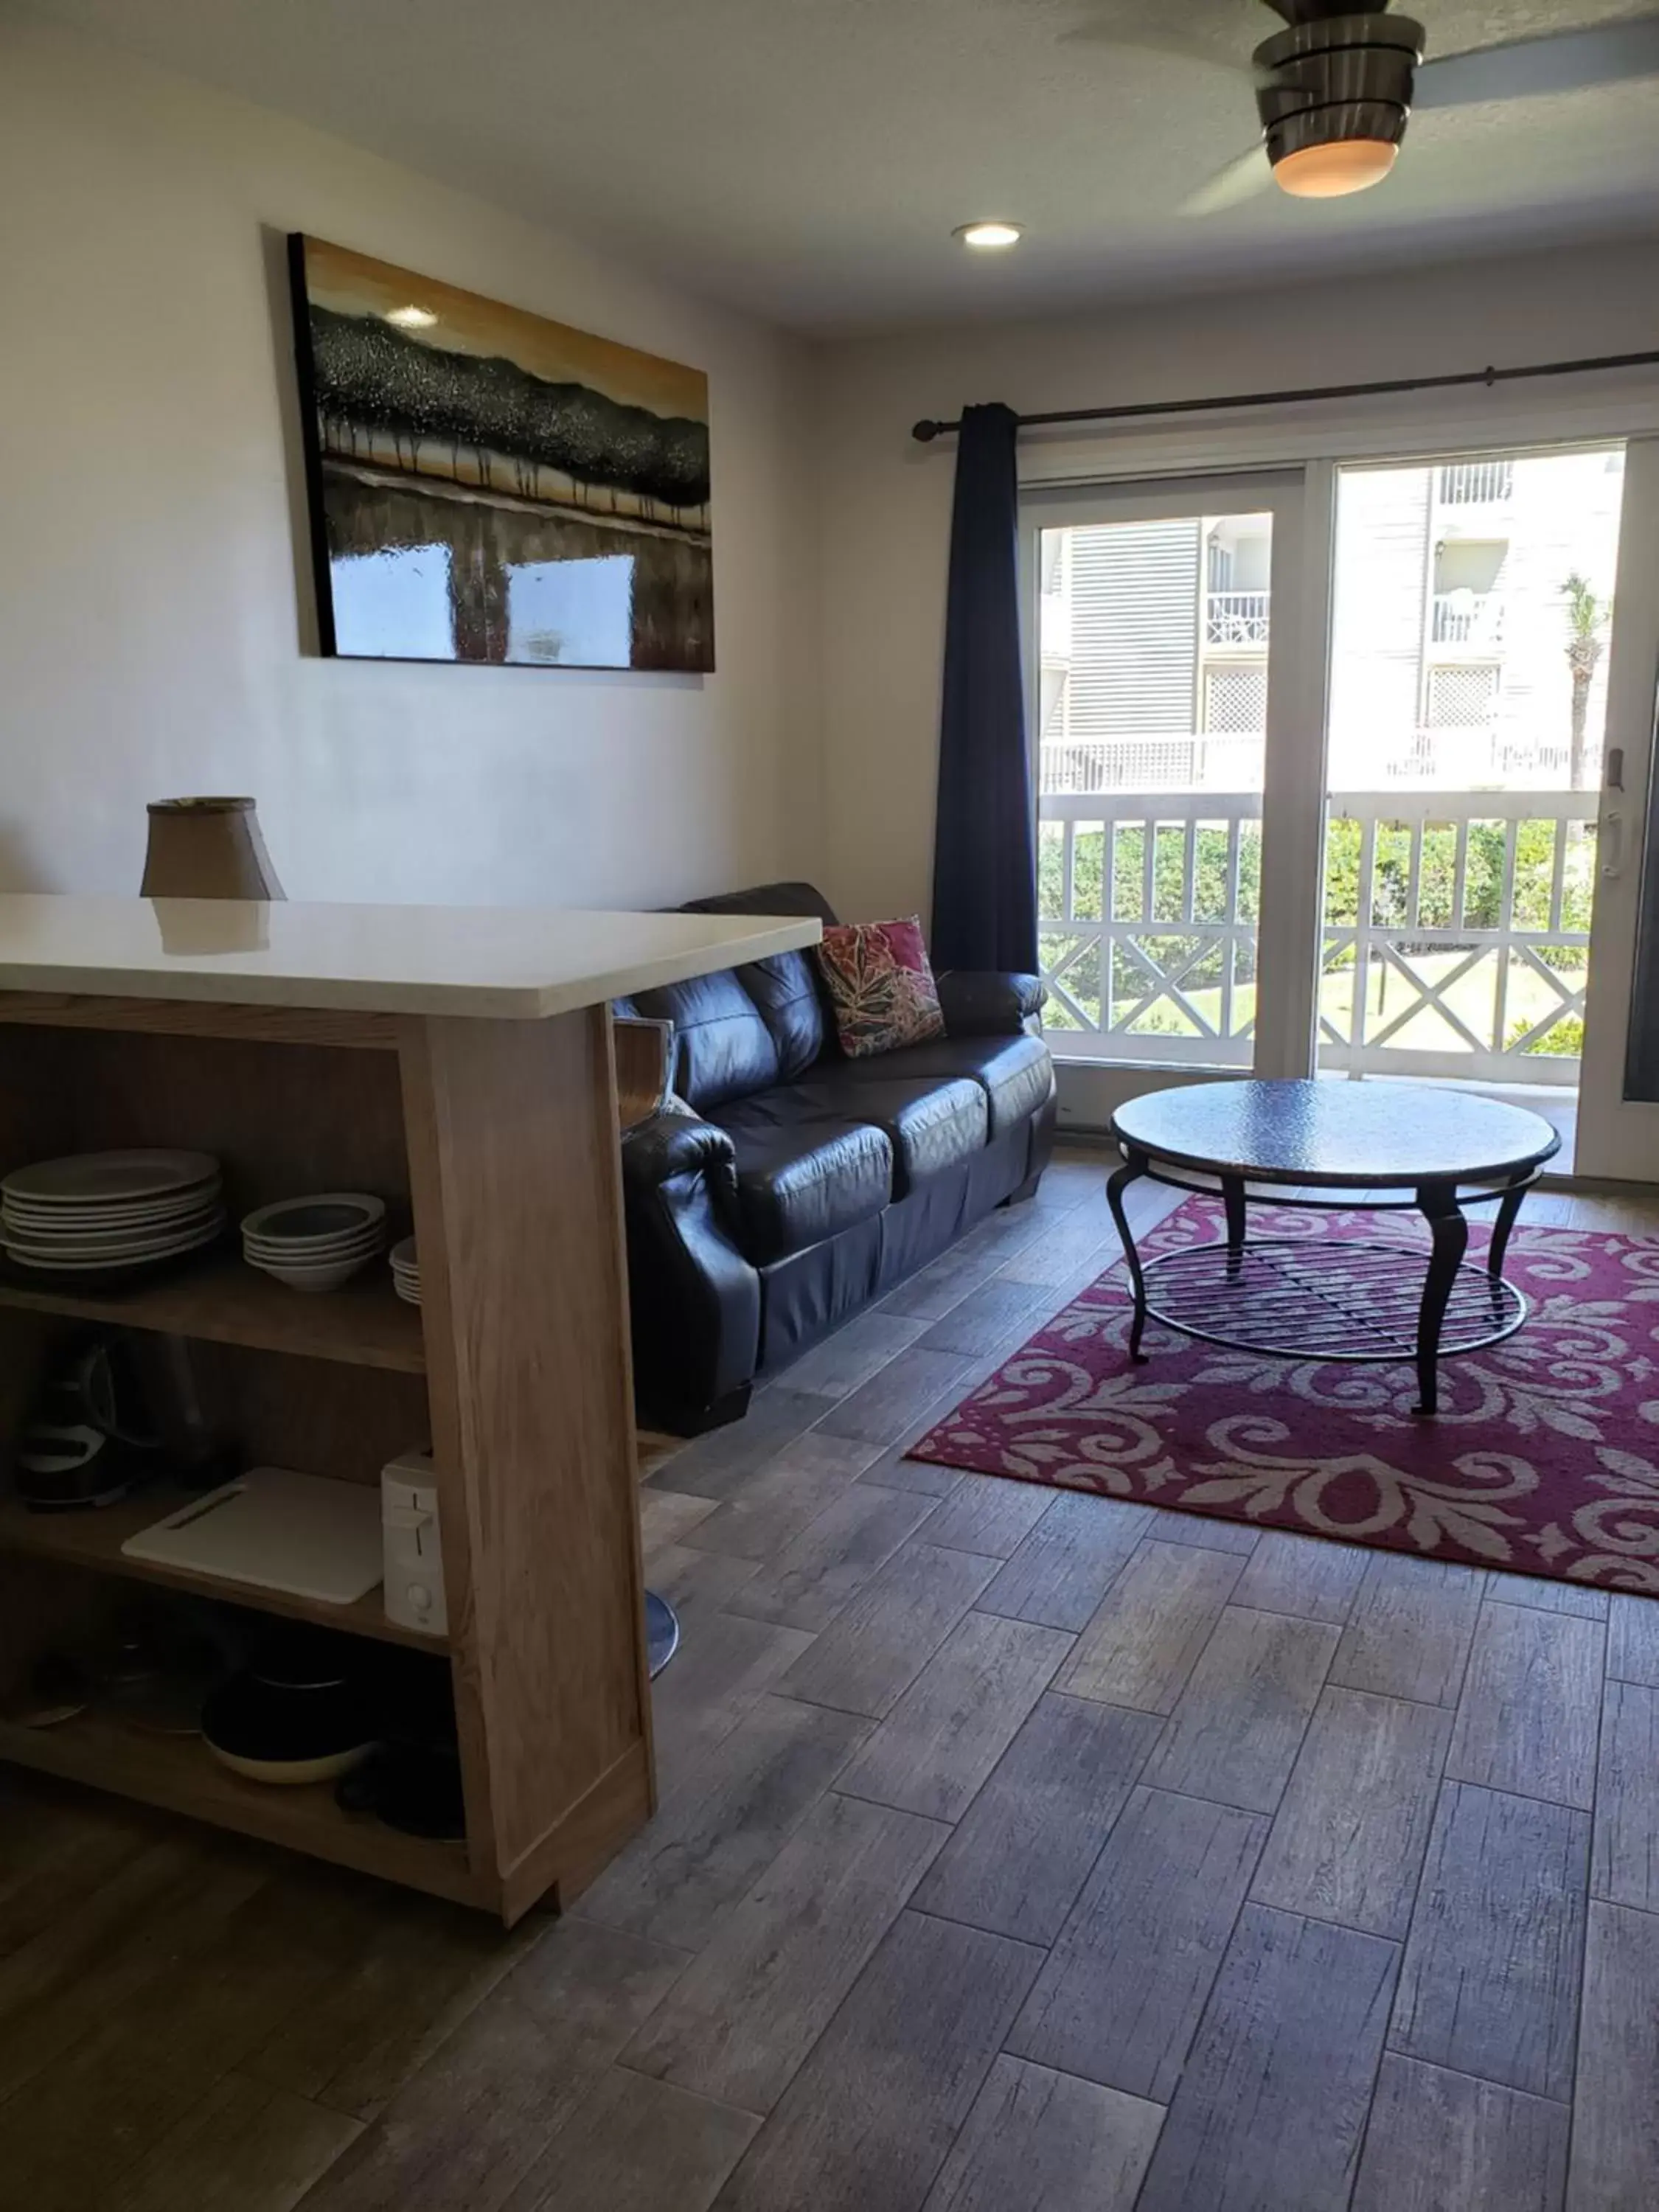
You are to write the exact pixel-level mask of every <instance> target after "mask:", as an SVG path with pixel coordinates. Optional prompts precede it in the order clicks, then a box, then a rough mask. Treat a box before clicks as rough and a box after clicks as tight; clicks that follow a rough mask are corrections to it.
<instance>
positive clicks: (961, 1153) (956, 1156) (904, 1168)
mask: <svg viewBox="0 0 1659 2212" xmlns="http://www.w3.org/2000/svg"><path fill="white" fill-rule="evenodd" d="M891 1066H892V1057H891V1055H889V1056H888V1057H886V1058H884V1059H883V1060H879V1061H878V1062H877V1063H876V1070H875V1071H872V1073H865V1072H864V1071H863V1070H862V1069H860V1070H858V1072H857V1073H854V1066H852V1065H848V1066H837V1065H836V1063H834V1062H833V1061H832V1062H830V1063H829V1065H828V1066H823V1067H821V1068H819V1069H818V1070H817V1073H815V1074H814V1075H813V1076H812V1077H811V1078H810V1079H809V1080H808V1081H806V1082H805V1083H803V1084H799V1085H797V1086H796V1088H797V1090H798V1091H801V1092H805V1093H810V1094H811V1096H812V1097H813V1098H814V1099H815V1100H816V1101H817V1106H818V1109H819V1110H820V1111H821V1112H822V1113H823V1114H825V1115H839V1116H841V1117H842V1119H844V1120H846V1121H873V1122H874V1123H875V1125H876V1127H878V1128H879V1129H880V1130H881V1131H882V1132H883V1133H884V1135H885V1137H886V1139H887V1141H888V1143H889V1144H890V1146H892V1148H893V1195H894V1197H895V1198H908V1196H909V1194H910V1193H911V1191H912V1190H913V1189H915V1186H916V1185H917V1183H919V1182H924V1181H925V1180H926V1178H927V1176H933V1175H939V1174H941V1173H942V1172H943V1170H945V1169H946V1168H952V1167H956V1166H957V1164H959V1163H960V1162H962V1161H963V1160H965V1159H968V1158H970V1157H971V1156H972V1155H973V1154H974V1153H975V1152H982V1151H983V1150H984V1149H985V1146H986V1143H987V1138H988V1134H989V1126H990V1125H989V1119H988V1113H987V1101H986V1096H985V1092H984V1091H983V1089H982V1088H981V1085H979V1084H977V1083H975V1082H972V1081H970V1080H969V1079H967V1078H965V1077H963V1078H958V1079H957V1080H956V1081H955V1082H950V1081H942V1080H941V1079H939V1078H938V1077H937V1076H930V1075H923V1076H915V1075H912V1076H895V1075H891V1074H890V1073H888V1072H887V1071H888V1070H889V1069H890V1067H891Z"/></svg>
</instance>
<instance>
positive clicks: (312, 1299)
mask: <svg viewBox="0 0 1659 2212" xmlns="http://www.w3.org/2000/svg"><path fill="white" fill-rule="evenodd" d="M5 1307H11V1308H15V1310H17V1311H19V1312H21V1313H40V1314H57V1315H61V1316H63V1317H64V1319H66V1320H72V1321H88V1322H105V1323H106V1324H108V1325H110V1326H112V1327H114V1328H144V1329H155V1330H160V1331H161V1332H162V1333H163V1334H167V1335H170V1336H189V1337H195V1338H197V1339H198V1340H200V1341H202V1342H203V1343H206V1344H237V1345H241V1346H246V1347H247V1348H248V1349H251V1350H253V1351H258V1352H289V1353H290V1354H292V1355H293V1356H294V1357H295V1358H301V1359H332V1360H338V1361H342V1362H343V1363H344V1364H346V1365H347V1366H349V1367H378V1368H382V1369H385V1370H386V1371H388V1372H389V1373H392V1374H398V1375H422V1374H424V1373H425V1371H426V1344H425V1340H424V1339H423V1337H422V1334H421V1316H420V1311H419V1309H418V1308H417V1307H415V1306H411V1305H408V1304H405V1303H404V1300H403V1299H401V1298H400V1297H398V1295H397V1293H396V1291H394V1290H393V1289H392V1283H391V1279H390V1270H389V1267H388V1266H387V1263H386V1261H385V1260H384V1259H379V1260H376V1261H374V1265H373V1267H370V1268H366V1269H365V1270H364V1272H363V1273H362V1275H360V1276H358V1277H356V1279H354V1280H352V1281H351V1282H349V1283H347V1284H346V1285H343V1288H341V1289H340V1290H337V1291H326V1292H324V1293H322V1294H320V1295H314V1294H313V1293H311V1292H307V1291H295V1290H290V1289H289V1287H288V1285H286V1284H284V1283H279V1282H276V1281H275V1280H274V1279H272V1278H271V1277H270V1276H269V1275H262V1274H261V1273H259V1271H258V1268H257V1267H248V1266H247V1265H246V1262H245V1261H243V1260H242V1259H241V1258H240V1256H239V1255H236V1254H234V1253H231V1252H223V1253H216V1254H215V1255H213V1256H212V1257H211V1258H210V1259H208V1260H204V1261H197V1263H196V1264H194V1265H193V1266H191V1267H181V1268H179V1270H178V1271H177V1272H175V1273H171V1274H168V1275H166V1276H163V1277H161V1278H159V1279H157V1280H155V1281H154V1282H149V1283H141V1284H137V1285H132V1286H131V1287H129V1288H127V1289H125V1290H123V1289H118V1288H112V1289H110V1290H107V1291H103V1290H76V1291H64V1290H58V1289H56V1288H54V1287H53V1286H52V1285H51V1284H50V1283H47V1282H45V1281H40V1282H31V1281H28V1280H27V1279H25V1278H24V1277H22V1276H21V1273H19V1271H18V1270H16V1269H15V1268H14V1269H12V1270H10V1271H9V1273H6V1274H4V1275H3V1276H0V1308H5Z"/></svg>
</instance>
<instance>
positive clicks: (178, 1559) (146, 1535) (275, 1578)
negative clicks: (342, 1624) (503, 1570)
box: [121, 1467, 384, 1605]
mask: <svg viewBox="0 0 1659 2212" xmlns="http://www.w3.org/2000/svg"><path fill="white" fill-rule="evenodd" d="M121 1549H122V1550H123V1552H125V1553H126V1554H127V1556H128V1557H129V1558H130V1559H153V1560H154V1561H155V1564H156V1565H158V1566H164V1567H183V1568H185V1569H187V1570H188V1571H190V1572H191V1574H197V1575H219V1576H222V1577H223V1578H224V1580H225V1581H227V1582H233V1583H253V1584H254V1585H255V1586H256V1587H257V1588H258V1589H276V1590H287V1591H289V1593H290V1594H291V1595H294V1596H296V1597H310V1598H315V1599H317V1600H318V1601H319V1602H320V1603H322V1604H324V1605H351V1604H353V1603H355V1602H356V1600H357V1599H358V1598H360V1597H364V1596H367V1595H368V1592H369V1591H370V1590H372V1589H374V1586H375V1584H376V1583H378V1582H379V1581H380V1577H381V1575H382V1573H383V1571H384V1555H383V1551H382V1546H381V1540H380V1492H379V1491H378V1490H377V1489H374V1488H371V1487H370V1486H368V1484H366V1483H362V1482H330V1481H327V1480H325V1479H324V1478H323V1477H322V1476H320V1475H315V1474H294V1473H293V1472H292V1470H291V1469H290V1468H285V1467H254V1468H249V1469H248V1471H247V1473H246V1474H240V1475H238V1476H237V1478H236V1480H235V1481H234V1482H228V1483H226V1484H225V1486H224V1487H223V1488H222V1489H221V1490H210V1491H207V1492H204V1494H203V1496H201V1497H200V1498H192V1499H191V1502H190V1504H188V1505H181V1506H180V1507H179V1510H177V1512H174V1513H170V1514H168V1516H167V1519H166V1520H165V1521H157V1522H155V1523H154V1524H153V1525H152V1526H151V1527H149V1528H141V1529H140V1530H139V1531H138V1533H137V1535H136V1536H129V1537H128V1538H127V1541H126V1542H125V1544H123V1545H122V1547H121Z"/></svg>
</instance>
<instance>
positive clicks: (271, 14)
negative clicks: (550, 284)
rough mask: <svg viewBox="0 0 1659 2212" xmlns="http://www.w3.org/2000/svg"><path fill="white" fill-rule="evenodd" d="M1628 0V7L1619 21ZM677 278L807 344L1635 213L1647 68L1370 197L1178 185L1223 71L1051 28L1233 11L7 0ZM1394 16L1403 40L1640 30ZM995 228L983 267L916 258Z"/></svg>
mask: <svg viewBox="0 0 1659 2212" xmlns="http://www.w3.org/2000/svg"><path fill="white" fill-rule="evenodd" d="M1651 3H1652V0H1650V4H1651ZM37 6H38V9H39V12H40V13H41V14H44V15H48V16H51V17H53V18H55V19H57V20H58V21H63V22H66V23H70V24H72V25H75V26H77V27H81V28H82V29H86V30H88V31H91V32H92V33H94V34H96V35H100V36H102V37H106V38H107V39H109V40H112V41H115V42H118V43H119V44H121V45H124V46H127V47H129V48H131V49H133V50H135V51H137V52H142V53H143V54H145V55H147V56H149V57H150V58H153V59H155V60H156V61H158V62H161V63H163V64H167V66H169V67H172V68H173V69H177V70H182V71H184V72H185V73H186V74H189V75H191V76H197V77H199V78H202V79H204V80H206V81H208V82H211V83H216V84H218V85H222V86H224V87H226V88H228V89H231V90H233V91H236V92H239V93H241V94H245V95H246V96H247V97H249V98H250V99H252V100H258V101H259V102H260V103H261V104H262V105H264V106H269V107H275V108H278V109H281V110H283V111H285V112H289V113H290V114H293V115H295V116H299V117H301V118H305V119H306V120H307V121H309V122H312V123H314V124H316V125H320V126H321V127H323V128H324V129H326V130H329V131H335V132H337V134H338V135H340V136H341V137H345V138H348V139H350V140H353V141H355V142H356V143H358V144H360V145H362V146H366V147H368V148H371V149H374V150H375V151H378V152H380V153H383V154H386V155H390V156H392V158H394V159H396V160H398V161H404V162H406V163H408V164H409V165H410V166H411V167H415V168H417V169H421V170H422V171H424V172H426V173H428V174H430V175H432V176H435V177H438V178H441V179H444V180H446V181H447V182H450V183H452V184H454V185H459V186H461V187H463V188H465V189H466V190H469V191H475V192H477V193H480V194H482V195H483V196H484V197H487V198H489V199H491V200H493V201H495V202H496V203H497V204H501V205H502V206H506V207H511V208H513V209H516V210H519V211H520V212H521V213H523V214H525V215H527V216H531V217H532V218H534V219H536V220H538V221H541V222H547V223H549V224H550V225H552V226H554V227H556V228H564V229H568V230H569V231H571V232H573V233H574V234H577V235H579V236H583V237H586V238H587V239H589V240H592V241H593V242H595V243H597V244H599V245H602V246H614V247H617V248H619V249H620V250H622V251H623V252H627V253H629V255H631V256H632V257H634V258H636V259H638V260H640V261H641V262H642V263H644V264H647V265H649V266H653V267H655V268H657V269H658V270H661V271H663V272H664V273H665V274H667V275H669V276H672V277H674V278H676V279H678V281H680V282H682V283H684V284H685V285H687V286H688V287H690V288H691V289H695V290H698V291H702V292H704V293H707V294H708V295H711V296H713V297H715V298H721V299H725V300H727V301H732V303H734V304H736V305H738V306H741V307H747V308H750V309H752V310H754V311H756V312H757V313H761V314H763V315H767V316H769V317H771V318H773V319H776V320H779V321H781V322H785V323H789V324H793V325H797V326H799V327H801V328H803V329H807V330H815V331H847V330H870V329H878V328H882V327H885V326H890V325H902V324H908V323H915V322H918V321H922V320H927V319H937V318H941V317H956V316H961V315H964V314H977V313H991V314H996V315H1008V314H1015V313H1035V312H1040V311H1042V310H1046V309H1049V308H1054V307H1080V306H1085V305H1087V304H1091V303H1092V302H1095V301H1101V300H1103V299H1108V298H1110V297H1112V296H1114V295H1120V296H1121V295H1130V294H1144V293H1146V292H1149V291H1152V290H1164V289H1199V288H1202V287H1207V286H1212V285H1215V284H1218V283H1239V282H1248V281H1249V279H1250V278H1252V277H1253V276H1256V275H1262V276H1268V275H1271V276H1277V277H1284V276H1297V275H1304V274H1305V275H1307V276H1317V275H1320V274H1322V273H1324V272H1327V271H1329V270H1335V269H1344V270H1352V269H1354V268H1356V267H1359V266H1364V265H1365V264H1368V263H1398V262H1400V261H1401V260H1403V259H1406V258H1443V257H1444V256H1446V255H1449V254H1451V253H1454V252H1462V251H1467V250H1470V249H1472V248H1477V249H1478V248H1480V247H1483V246H1492V247H1497V246H1510V247H1514V246H1524V245H1526V244H1528V243H1532V242H1544V241H1547V240H1557V239H1560V238H1563V237H1571V236H1574V235H1586V234H1591V233H1595V232H1607V231H1614V230H1619V229H1623V228H1631V229H1634V228H1646V227H1650V226H1656V225H1659V81H1654V82H1649V83H1646V84H1639V85H1626V86H1620V87H1618V88H1609V89H1606V90H1601V91H1595V92H1584V93H1576V94H1565V95H1558V96H1556V97H1553V98H1551V99H1548V100H1532V101H1528V102H1525V103H1522V104H1517V105H1515V106H1510V107H1504V108H1499V107H1480V108H1471V109H1466V110H1463V111H1462V112H1446V113H1439V112H1437V113H1425V114H1422V115H1419V117H1417V118H1414V119H1413V124H1412V126H1411V129H1410V132H1409V135H1408V137H1407V143H1406V149H1405V152H1404V154H1403V155H1402V157H1401V163H1400V167H1399V168H1398V169H1397V170H1396V172H1395V174H1394V176H1393V177H1392V178H1390V179H1389V181H1388V182H1387V183H1386V184H1385V185H1382V186H1381V187H1380V188H1379V189H1378V190H1376V191H1373V192H1370V193H1366V194H1364V195H1363V196H1362V197H1359V198H1357V199H1353V200H1347V201H1340V202H1334V203H1326V204H1309V203H1306V202H1291V201H1289V200H1287V199H1285V197H1283V196H1282V195H1280V194H1278V193H1273V194H1270V195H1266V196H1263V197H1261V199H1260V200H1258V201H1256V202H1255V203H1253V204H1249V205H1248V206H1246V207H1243V208H1240V209H1236V210H1233V211H1231V213H1229V214H1226V215H1225V216H1213V217H1210V218H1208V219H1205V220H1196V219H1194V218H1191V217H1183V216H1181V215H1180V214H1179V213H1178V212H1177V210H1178V208H1179V205H1180V203H1181V201H1182V198H1183V197H1184V196H1185V195H1186V194H1187V193H1188V191H1191V190H1192V189H1193V188H1194V186H1195V185H1197V184H1199V183H1200V182H1201V181H1202V180H1203V179H1204V178H1205V177H1206V175H1207V174H1208V173H1210V172H1211V171H1212V170H1213V169H1215V168H1217V167H1219V166H1220V165H1221V163H1222V162H1223V161H1225V160H1226V159H1227V158H1228V157H1229V156H1230V155H1234V154H1236V153H1237V152H1239V151H1240V150H1241V149H1243V147H1245V146H1246V145H1248V144H1249V142H1250V139H1251V136H1252V132H1253V129H1254V112H1253V103H1252V100H1251V97H1250V92H1249V84H1248V82H1246V81H1244V80H1243V79H1241V78H1237V77H1234V76H1231V75H1230V74H1229V73H1228V72H1227V71H1225V70H1221V69H1215V68H1211V67H1208V66H1206V64H1202V63H1194V62H1183V61H1177V60H1174V59H1170V58H1164V57H1162V56H1158V55H1149V54H1137V53H1128V52H1123V51H1122V50H1121V49H1114V48H1112V47H1109V46H1104V45H1101V44H1098V43H1095V42H1093V41H1092V40H1079V39H1076V38H1073V37H1069V36H1068V35H1067V33H1072V32H1074V31H1076V30H1077V29H1079V27H1084V26H1086V25H1090V24H1098V23H1100V22H1101V21H1110V20H1112V19H1113V18H1119V19H1121V20H1123V21H1126V22H1139V23H1142V24H1146V23H1149V22H1157V23H1159V24H1161V25H1164V26H1165V27H1191V28H1193V29H1194V30H1195V31H1198V32H1200V33H1210V34H1212V35H1216V36H1219V37H1221V38H1223V39H1225V40H1228V41H1229V42H1230V43H1231V44H1232V45H1233V46H1235V47H1237V50H1238V51H1240V52H1248V50H1249V46H1251V44H1252V43H1253V42H1254V41H1255V40H1256V39H1258V38H1260V37H1263V36H1266V35H1267V33H1269V32H1271V31H1272V30H1273V28H1274V27H1275V26H1276V24H1277V21H1278V19H1277V18H1276V17H1274V16H1273V15H1270V14H1269V12H1268V11H1267V9H1266V8H1264V7H1262V6H1261V5H1260V4H1259V0H37ZM1647 11H1648V10H1647V8H1646V7H1644V5H1642V4H1640V0H1636V4H1632V0H1624V4H1620V0H1613V4H1611V5H1607V4H1603V5H1599V6H1598V5H1596V4H1595V0H1507V4H1498V0H1419V7H1418V9H1417V10H1416V12H1418V13H1419V14H1420V15H1421V16H1422V18H1423V20H1424V21H1425V22H1426V24H1427V26H1428V31H1429V46H1430V51H1431V52H1438V53H1448V52H1455V51H1457V50H1459V49H1461V48H1463V47H1467V46H1474V45H1478V44H1482V43H1486V41H1488V40H1494V39H1500V38H1514V37H1516V36H1518V35H1521V34H1523V33H1527V32H1528V31H1533V30H1542V29H1548V28H1559V27H1571V26H1576V25H1579V24H1584V23H1591V22H1598V21H1605V20H1607V19H1608V18H1610V17H1613V16H1616V15H1632V14H1640V13H1644V12H1647ZM987 214H995V215H1010V216H1014V217H1016V218H1018V220H1019V221H1020V222H1024V223H1025V224H1026V225H1027V226H1028V235H1027V237H1026V240H1025V241H1024V244H1023V245H1022V246H1020V247H1019V248H1018V250H1017V251H1016V252H1014V253H1012V254H1011V255H1008V256H1006V257H1001V258H996V259H987V258H980V257H970V256H969V255H967V254H965V253H964V252H963V251H962V249H961V248H960V247H958V246H956V245H955V244H954V243H953V242H952V240H951V237H950V232H951V228H952V226H953V225H954V224H957V223H959V222H964V221H967V220H969V218H971V217H974V216H981V215H987Z"/></svg>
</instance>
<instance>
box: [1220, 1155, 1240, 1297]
mask: <svg viewBox="0 0 1659 2212" xmlns="http://www.w3.org/2000/svg"><path fill="white" fill-rule="evenodd" d="M1221 1203H1222V1204H1223V1206H1225V1208H1226V1209H1227V1273H1229V1274H1230V1275H1236V1274H1237V1273H1238V1270H1239V1267H1240V1265H1241V1263H1242V1262H1243V1258H1244V1178H1243V1176H1230V1175H1225V1176H1222V1178H1221Z"/></svg>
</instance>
